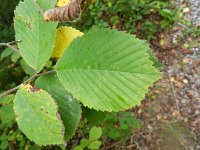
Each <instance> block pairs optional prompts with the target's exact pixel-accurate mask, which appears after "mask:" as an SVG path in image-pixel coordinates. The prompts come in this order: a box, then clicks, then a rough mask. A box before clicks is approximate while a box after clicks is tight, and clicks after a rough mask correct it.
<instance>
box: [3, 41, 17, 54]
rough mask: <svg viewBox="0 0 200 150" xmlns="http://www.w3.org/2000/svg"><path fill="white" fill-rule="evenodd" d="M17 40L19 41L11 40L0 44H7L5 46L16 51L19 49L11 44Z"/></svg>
mask: <svg viewBox="0 0 200 150" xmlns="http://www.w3.org/2000/svg"><path fill="white" fill-rule="evenodd" d="M18 42H20V41H11V42H8V43H0V46H7V47H10V48H11V49H13V50H14V51H16V52H18V51H19V49H18V48H15V47H14V46H13V44H16V43H18Z"/></svg>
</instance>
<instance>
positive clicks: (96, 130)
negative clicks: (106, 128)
mask: <svg viewBox="0 0 200 150" xmlns="http://www.w3.org/2000/svg"><path fill="white" fill-rule="evenodd" d="M101 136H102V129H101V128H100V127H95V126H94V127H93V128H92V129H91V130H90V133H89V140H90V141H94V140H98V139H99V138H101Z"/></svg>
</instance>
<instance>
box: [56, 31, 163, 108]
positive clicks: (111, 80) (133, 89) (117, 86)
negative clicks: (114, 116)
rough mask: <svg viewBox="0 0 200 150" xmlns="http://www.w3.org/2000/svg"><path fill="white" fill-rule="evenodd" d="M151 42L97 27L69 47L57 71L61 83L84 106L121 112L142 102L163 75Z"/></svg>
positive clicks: (57, 66)
mask: <svg viewBox="0 0 200 150" xmlns="http://www.w3.org/2000/svg"><path fill="white" fill-rule="evenodd" d="M148 51H150V49H149V47H148V45H147V44H146V43H145V42H143V41H141V40H139V39H137V38H135V37H134V36H132V35H130V34H126V33H125V32H119V31H116V30H110V29H99V28H93V29H92V30H91V31H89V32H88V33H87V34H84V36H82V37H79V38H77V39H76V40H75V41H74V42H73V43H72V44H71V45H70V47H68V48H67V49H66V50H65V53H64V55H63V57H62V58H61V59H60V60H59V61H58V63H57V65H56V70H57V74H58V77H59V79H60V81H61V83H62V84H63V85H64V87H65V88H66V90H67V91H69V92H70V93H71V94H72V95H73V96H74V97H75V98H76V99H77V100H79V101H81V102H82V103H83V105H85V106H87V107H89V108H94V109H96V110H102V111H120V110H125V109H128V108H131V107H133V106H135V105H138V104H140V102H141V100H142V99H144V96H145V93H147V92H148V87H149V86H151V85H152V84H153V83H154V82H155V81H157V80H158V79H160V78H161V73H160V72H159V71H158V70H157V69H156V68H155V67H153V66H152V65H153V63H152V62H151V61H150V60H149V55H148Z"/></svg>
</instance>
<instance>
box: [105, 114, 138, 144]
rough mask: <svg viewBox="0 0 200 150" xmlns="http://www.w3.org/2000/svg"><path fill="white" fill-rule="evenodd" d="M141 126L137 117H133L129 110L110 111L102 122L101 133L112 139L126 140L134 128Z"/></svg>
mask: <svg viewBox="0 0 200 150" xmlns="http://www.w3.org/2000/svg"><path fill="white" fill-rule="evenodd" d="M141 127H142V122H141V121H140V120H139V119H136V118H133V116H132V113H131V112H119V113H111V114H109V115H107V116H106V118H105V120H104V122H103V133H104V135H105V136H108V137H109V138H111V139H112V140H119V141H121V142H122V143H124V142H126V140H128V139H129V138H130V137H131V135H132V134H133V132H134V131H135V130H136V129H140V128H141Z"/></svg>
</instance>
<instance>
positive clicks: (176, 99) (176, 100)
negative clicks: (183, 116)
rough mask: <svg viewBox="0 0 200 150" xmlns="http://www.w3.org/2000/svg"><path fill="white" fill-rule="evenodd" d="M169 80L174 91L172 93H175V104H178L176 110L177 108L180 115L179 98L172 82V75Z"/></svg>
mask: <svg viewBox="0 0 200 150" xmlns="http://www.w3.org/2000/svg"><path fill="white" fill-rule="evenodd" d="M168 79H169V82H170V87H171V89H172V92H173V95H174V99H175V102H176V108H177V110H178V112H179V113H180V109H179V103H178V98H177V96H176V93H175V89H174V85H173V83H172V81H171V76H170V75H169V77H168Z"/></svg>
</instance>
